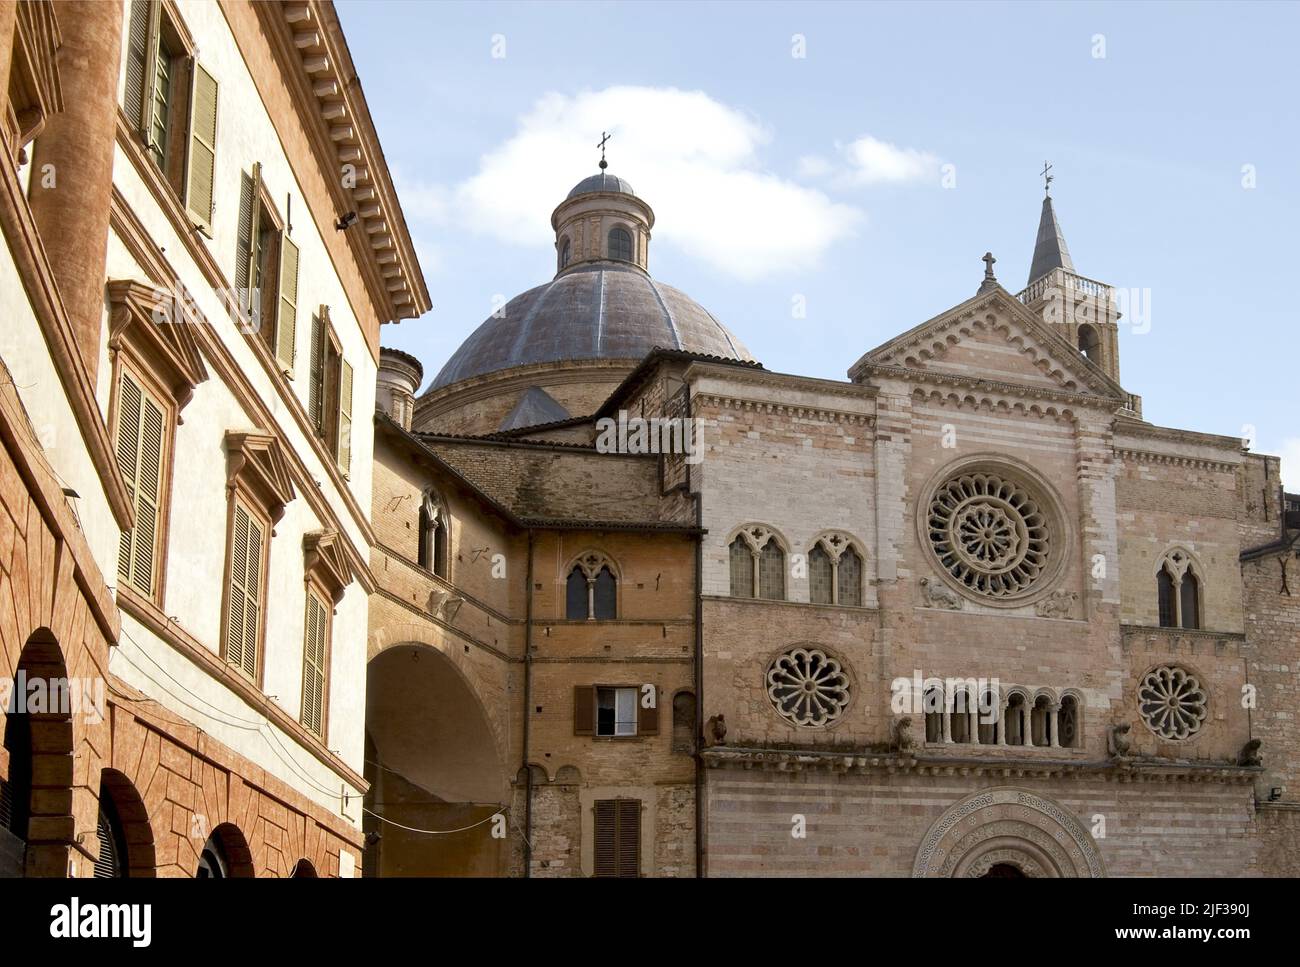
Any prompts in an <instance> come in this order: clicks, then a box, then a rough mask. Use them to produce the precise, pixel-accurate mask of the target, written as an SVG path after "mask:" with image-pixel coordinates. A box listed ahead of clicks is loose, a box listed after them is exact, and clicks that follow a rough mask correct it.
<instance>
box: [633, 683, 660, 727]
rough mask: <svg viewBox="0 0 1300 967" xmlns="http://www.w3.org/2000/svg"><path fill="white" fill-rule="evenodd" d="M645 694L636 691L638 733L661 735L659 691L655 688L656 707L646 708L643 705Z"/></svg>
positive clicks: (639, 690) (638, 690)
mask: <svg viewBox="0 0 1300 967" xmlns="http://www.w3.org/2000/svg"><path fill="white" fill-rule="evenodd" d="M644 701H645V693H644V692H642V691H641V689H640V688H638V689H637V690H636V732H637V735H658V734H659V689H658V688H657V687H656V688H655V707H654V708H646V707H645V705H644V704H643V703H644Z"/></svg>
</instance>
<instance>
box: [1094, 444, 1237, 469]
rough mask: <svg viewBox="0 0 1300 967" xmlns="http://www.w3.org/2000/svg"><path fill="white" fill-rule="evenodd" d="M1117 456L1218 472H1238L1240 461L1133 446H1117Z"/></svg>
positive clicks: (1122, 458)
mask: <svg viewBox="0 0 1300 967" xmlns="http://www.w3.org/2000/svg"><path fill="white" fill-rule="evenodd" d="M1115 456H1117V457H1119V458H1120V459H1121V460H1136V461H1139V462H1142V463H1161V464H1165V465H1166V466H1170V467H1186V468H1189V469H1193V470H1211V471H1214V472H1216V473H1236V472H1237V468H1238V467H1240V466H1241V464H1240V462H1236V463H1233V462H1229V461H1227V460H1209V459H1207V458H1205V457H1193V456H1187V455H1184V454H1177V453H1161V452H1159V451H1157V450H1139V449H1135V448H1133V447H1122V446H1117V447H1115Z"/></svg>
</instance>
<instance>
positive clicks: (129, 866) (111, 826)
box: [95, 769, 157, 878]
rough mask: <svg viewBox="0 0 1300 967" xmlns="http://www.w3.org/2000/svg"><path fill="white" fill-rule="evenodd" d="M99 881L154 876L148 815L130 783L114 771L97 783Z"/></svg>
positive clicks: (152, 841) (154, 863) (154, 861)
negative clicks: (101, 879) (100, 879)
mask: <svg viewBox="0 0 1300 967" xmlns="http://www.w3.org/2000/svg"><path fill="white" fill-rule="evenodd" d="M96 833H97V835H98V838H99V859H98V860H96V862H95V876H96V877H99V878H122V877H152V876H154V875H156V872H157V870H156V865H157V861H156V858H155V853H154V837H153V827H152V826H150V825H149V812H148V810H146V809H145V806H144V801H143V800H142V799H141V798H140V793H139V792H138V791H137V790H136V788H135V786H134V785H133V784H132V782H131V780H130V779H128V778H127V777H126V776H125V775H123V774H122V773H120V772H118V771H117V770H116V769H105V770H104V771H103V773H102V774H101V775H100V780H99V823H98V827H97V829H96Z"/></svg>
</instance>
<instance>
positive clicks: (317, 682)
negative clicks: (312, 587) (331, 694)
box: [300, 591, 329, 735]
mask: <svg viewBox="0 0 1300 967" xmlns="http://www.w3.org/2000/svg"><path fill="white" fill-rule="evenodd" d="M328 632H329V611H328V610H327V609H326V607H325V606H324V605H323V604H322V603H321V601H320V599H319V598H317V597H316V595H315V594H313V593H312V592H311V591H308V592H307V621H306V634H305V640H304V642H303V661H302V715H301V716H300V718H301V720H302V724H303V725H304V726H305V727H306V728H307V730H308V731H309V732H311V733H313V734H314V735H321V734H322V729H323V726H324V722H325V708H324V706H325V642H326V635H327V634H328Z"/></svg>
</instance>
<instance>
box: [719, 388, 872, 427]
mask: <svg viewBox="0 0 1300 967" xmlns="http://www.w3.org/2000/svg"><path fill="white" fill-rule="evenodd" d="M694 399H695V400H696V401H698V402H699V403H700V404H702V405H704V406H716V407H718V408H720V409H727V410H743V411H747V412H753V413H774V414H778V415H782V416H788V417H790V418H792V419H798V420H816V421H818V422H821V423H845V424H848V425H850V426H864V427H868V428H870V427H873V426H875V422H876V418H875V417H874V416H870V415H868V414H865V413H849V412H846V411H843V410H832V409H828V408H825V407H808V406H797V405H793V404H788V403H774V402H771V401H770V400H753V399H747V398H745V397H740V396H724V395H722V394H719V393H697V394H696V395H695V397H694Z"/></svg>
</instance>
